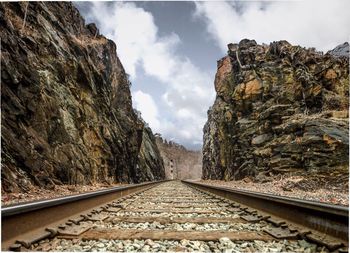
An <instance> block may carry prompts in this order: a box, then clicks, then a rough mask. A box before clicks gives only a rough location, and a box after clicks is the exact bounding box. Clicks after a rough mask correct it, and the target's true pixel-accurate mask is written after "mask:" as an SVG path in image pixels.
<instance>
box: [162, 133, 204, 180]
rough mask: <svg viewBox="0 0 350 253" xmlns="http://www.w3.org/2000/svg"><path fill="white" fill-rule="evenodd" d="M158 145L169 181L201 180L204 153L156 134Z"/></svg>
mask: <svg viewBox="0 0 350 253" xmlns="http://www.w3.org/2000/svg"><path fill="white" fill-rule="evenodd" d="M156 143H157V146H158V148H159V150H160V154H161V156H162V158H163V161H164V167H165V176H166V178H167V179H200V178H201V175H202V152H201V151H192V150H188V149H186V148H185V147H184V146H182V145H180V144H177V143H175V142H172V141H167V140H166V139H163V138H162V137H161V136H160V135H159V134H156Z"/></svg>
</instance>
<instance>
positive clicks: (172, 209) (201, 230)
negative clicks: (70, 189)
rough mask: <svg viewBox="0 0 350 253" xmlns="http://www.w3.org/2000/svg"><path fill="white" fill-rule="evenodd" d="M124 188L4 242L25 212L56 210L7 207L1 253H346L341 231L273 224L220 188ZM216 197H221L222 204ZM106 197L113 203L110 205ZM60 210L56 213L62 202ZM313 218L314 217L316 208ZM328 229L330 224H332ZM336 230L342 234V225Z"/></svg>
mask: <svg viewBox="0 0 350 253" xmlns="http://www.w3.org/2000/svg"><path fill="white" fill-rule="evenodd" d="M132 189H133V190H132V191H131V189H129V190H128V195H126V193H123V194H122V193H120V196H115V193H113V194H114V196H110V197H109V198H108V199H107V198H105V199H104V201H102V200H101V201H100V203H102V202H103V204H100V205H96V203H94V204H95V206H94V207H93V208H91V205H92V204H91V205H90V206H87V204H84V205H86V206H87V207H85V211H84V212H83V213H80V212H81V210H77V211H75V213H74V215H73V214H72V213H69V214H66V217H65V218H64V214H62V216H61V217H58V218H57V219H56V220H55V221H50V222H51V223H50V222H49V223H48V222H47V223H46V225H45V226H43V224H40V225H38V226H40V227H36V229H35V231H36V232H33V231H34V230H33V229H31V230H28V229H27V232H26V233H25V236H24V235H23V234H21V233H18V232H17V233H15V232H12V235H11V236H7V237H5V240H4V234H5V233H7V232H9V231H10V229H12V230H16V229H14V228H16V227H17V226H20V224H18V223H20V222H21V223H23V222H26V220H25V219H26V218H22V221H18V220H21V217H24V216H25V215H26V213H32V217H34V216H35V213H37V212H40V210H41V215H43V212H44V213H45V212H46V213H52V212H53V211H54V210H56V212H57V209H56V208H59V207H60V205H56V206H55V207H49V204H47V205H46V207H43V208H41V209H40V208H37V209H35V210H34V209H33V207H32V209H33V210H31V211H28V212H25V211H23V210H22V212H20V211H18V210H17V212H16V210H15V208H12V211H11V212H12V214H10V213H7V214H5V215H4V213H6V212H9V209H3V211H2V212H3V213H2V215H3V218H2V223H3V224H2V225H3V227H2V228H3V229H2V242H3V243H2V247H3V250H8V249H9V248H10V249H11V250H16V251H21V250H30V251H120V252H126V251H141V252H147V251H149V252H164V251H173V252H178V251H182V252H183V251H206V252H208V251H212V252H222V251H225V252H281V251H290V252H347V250H348V241H347V238H344V237H345V236H344V235H343V234H342V233H339V234H338V237H337V238H335V237H332V236H331V235H329V233H328V234H325V233H321V232H319V231H316V230H314V229H312V228H311V229H310V228H309V227H305V226H301V225H300V224H298V223H294V222H291V221H290V220H281V218H280V216H276V215H274V214H270V213H267V212H266V207H264V208H265V209H264V208H257V209H252V208H251V207H250V206H251V205H253V206H254V203H253V202H252V201H251V200H248V202H249V204H250V206H246V205H244V204H242V203H244V198H243V200H242V199H240V202H237V201H234V200H232V199H237V198H239V197H237V196H234V194H233V193H232V192H231V193H230V194H229V193H228V192H229V191H228V190H225V189H221V190H220V189H219V188H217V187H212V188H210V187H208V186H205V185H201V184H196V183H191V182H185V183H182V182H178V181H170V182H164V183H153V184H143V185H141V186H140V187H137V186H134V188H132ZM220 191H221V192H220ZM212 192H215V193H216V194H213V193H212ZM223 192H225V193H223ZM219 195H225V198H224V197H222V196H219ZM100 196H102V195H101V194H100ZM113 197H114V199H111V198H113ZM265 197H266V196H265ZM247 199H249V198H248V197H247ZM80 201H83V200H80ZM265 201H267V200H265ZM90 202H91V201H90ZM70 203H71V205H74V206H71V208H72V207H75V208H77V204H76V201H72V202H70ZM81 203H85V202H81ZM276 203H279V202H278V201H277V202H276ZM276 205H277V204H276ZM61 206H63V207H64V206H65V204H62V205H61ZM63 207H61V210H63V209H62V208H63ZM18 208H20V207H18ZM22 208H23V207H22ZM48 208H49V209H48ZM50 208H51V209H50ZM309 208H310V207H309ZM81 209H84V208H81ZM261 209H264V211H261ZM323 209H325V207H323ZM280 210H282V209H280ZM298 210H299V209H298ZM323 211H324V210H323ZM318 212H321V210H320V208H319V209H318ZM27 215H28V214H27ZM297 215H300V212H299V213H295V216H297ZM332 215H333V216H336V215H338V218H339V219H340V220H342V222H343V220H344V218H341V217H343V216H344V212H341V211H339V210H338V211H333V212H332ZM282 216H283V215H282ZM345 216H346V215H345ZM11 217H12V218H11ZM16 217H17V219H16ZM28 217H30V216H28ZM347 217H348V216H347ZM10 220H12V223H11V224H10V223H9V221H10ZM16 220H17V221H16ZM324 220H327V217H324ZM16 222H17V223H16ZM342 222H340V224H342ZM8 224H10V225H11V226H12V228H11V226H9V225H8ZM48 224H49V225H50V226H48ZM330 224H331V225H332V226H334V224H335V223H334V222H333V223H330ZM346 225H347V224H346ZM346 225H344V226H346ZM28 226H29V225H27V227H28ZM338 226H341V225H339V224H338ZM4 228H5V230H4ZM338 229H339V230H344V228H343V227H342V228H338ZM39 230H40V231H41V235H39V234H40V233H39V232H38V231H39ZM43 231H45V233H44V234H43ZM327 231H328V232H329V231H331V230H327ZM333 232H334V231H331V233H333ZM34 235H35V236H34Z"/></svg>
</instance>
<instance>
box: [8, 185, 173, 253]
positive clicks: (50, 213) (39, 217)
mask: <svg viewBox="0 0 350 253" xmlns="http://www.w3.org/2000/svg"><path fill="white" fill-rule="evenodd" d="M166 181H169V180H163V181H155V182H146V183H141V184H135V185H128V186H121V187H112V188H109V189H105V190H98V191H95V192H89V193H82V194H77V195H72V196H66V197H60V198H56V199H49V200H41V201H36V202H30V203H23V204H18V205H12V206H5V207H2V208H1V242H2V246H1V248H2V249H3V250H9V249H10V247H11V246H12V245H16V242H18V241H21V242H22V244H23V242H24V243H25V242H28V244H30V242H33V241H37V240H39V239H42V238H44V237H48V236H50V234H53V233H54V232H53V231H51V230H50V229H49V228H51V227H54V226H58V225H59V224H61V223H62V222H66V221H68V219H72V218H76V217H77V216H78V215H81V214H82V213H84V212H89V211H91V210H92V209H94V208H96V207H98V206H102V205H104V204H107V203H108V202H111V201H113V200H116V199H119V198H122V197H124V196H126V195H129V194H132V193H137V192H140V191H144V190H147V189H150V188H152V187H154V186H156V185H159V184H161V183H163V182H166Z"/></svg>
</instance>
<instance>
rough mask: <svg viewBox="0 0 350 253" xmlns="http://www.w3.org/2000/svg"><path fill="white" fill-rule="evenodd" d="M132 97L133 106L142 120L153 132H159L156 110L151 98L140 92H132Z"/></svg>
mask: <svg viewBox="0 0 350 253" xmlns="http://www.w3.org/2000/svg"><path fill="white" fill-rule="evenodd" d="M132 95H133V96H132V98H133V104H134V106H135V107H136V109H137V110H139V111H140V112H141V115H142V118H143V119H144V120H145V121H146V122H147V123H148V124H149V126H150V127H151V128H152V129H153V130H154V131H159V130H160V122H159V119H158V117H159V115H158V109H157V106H156V104H155V102H154V100H153V99H152V97H151V96H150V95H149V94H147V93H144V92H142V91H140V90H138V91H136V92H134V93H133V94H132Z"/></svg>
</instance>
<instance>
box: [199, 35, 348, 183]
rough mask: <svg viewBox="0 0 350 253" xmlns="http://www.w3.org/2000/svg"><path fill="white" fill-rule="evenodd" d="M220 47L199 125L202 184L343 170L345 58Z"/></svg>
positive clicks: (276, 46) (280, 47)
mask: <svg viewBox="0 0 350 253" xmlns="http://www.w3.org/2000/svg"><path fill="white" fill-rule="evenodd" d="M228 48H229V50H228V55H227V56H226V57H224V58H222V59H221V60H220V61H219V62H218V70H217V74H216V77H215V89H216V92H217V97H216V100H215V103H214V105H213V106H212V107H211V108H210V110H209V111H208V121H207V123H206V124H205V126H204V145H203V178H204V179H225V180H232V179H241V178H243V177H245V176H256V175H257V174H259V173H260V172H262V173H263V172H269V173H270V172H272V173H275V172H277V173H278V172H283V171H292V170H307V171H309V170H321V169H331V168H332V167H334V166H347V165H348V143H349V140H348V132H349V129H348V107H349V103H348V96H349V87H348V84H349V61H348V58H347V57H337V56H335V55H334V54H332V53H328V54H325V55H324V54H322V53H319V52H316V51H315V50H314V49H305V48H302V47H300V46H292V45H290V44H289V43H288V42H286V41H279V42H273V43H271V44H270V45H269V46H267V45H257V43H256V42H255V41H253V40H242V41H241V42H240V43H239V44H229V45H228ZM336 51H337V52H338V51H339V50H336Z"/></svg>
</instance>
